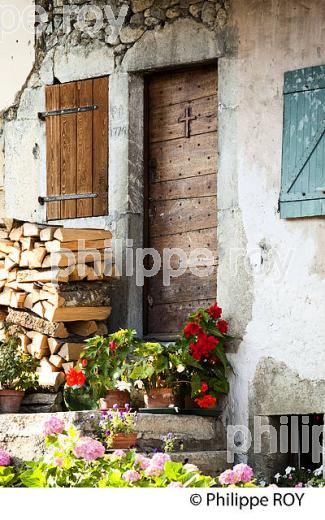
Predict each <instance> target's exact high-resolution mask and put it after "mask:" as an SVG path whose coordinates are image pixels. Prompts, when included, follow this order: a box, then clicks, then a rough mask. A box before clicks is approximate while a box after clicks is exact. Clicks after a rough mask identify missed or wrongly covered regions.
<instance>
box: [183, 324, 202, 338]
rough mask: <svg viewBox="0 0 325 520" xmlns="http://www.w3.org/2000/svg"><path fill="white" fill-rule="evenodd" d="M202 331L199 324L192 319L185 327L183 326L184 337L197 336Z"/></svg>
mask: <svg viewBox="0 0 325 520" xmlns="http://www.w3.org/2000/svg"><path fill="white" fill-rule="evenodd" d="M201 331H202V329H201V327H200V325H198V324H197V323H193V321H190V323H188V324H187V325H186V326H185V327H184V336H185V337H186V338H189V337H190V336H197V335H198V334H199V333H200V332H201Z"/></svg>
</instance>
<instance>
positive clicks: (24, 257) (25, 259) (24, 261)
mask: <svg viewBox="0 0 325 520" xmlns="http://www.w3.org/2000/svg"><path fill="white" fill-rule="evenodd" d="M30 252H31V251H22V253H21V255H20V262H19V267H29V253H30Z"/></svg>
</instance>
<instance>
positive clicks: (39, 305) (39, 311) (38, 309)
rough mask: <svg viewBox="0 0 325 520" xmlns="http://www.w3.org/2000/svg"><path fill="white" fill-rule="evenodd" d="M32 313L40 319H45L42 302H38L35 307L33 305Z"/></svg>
mask: <svg viewBox="0 0 325 520" xmlns="http://www.w3.org/2000/svg"><path fill="white" fill-rule="evenodd" d="M32 311H33V312H35V314H37V316H40V318H44V317H45V308H44V306H43V304H42V302H38V303H36V304H35V305H33V308H32Z"/></svg>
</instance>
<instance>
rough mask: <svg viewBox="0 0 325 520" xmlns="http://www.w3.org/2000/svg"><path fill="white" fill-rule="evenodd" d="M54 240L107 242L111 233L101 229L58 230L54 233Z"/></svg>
mask: <svg viewBox="0 0 325 520" xmlns="http://www.w3.org/2000/svg"><path fill="white" fill-rule="evenodd" d="M54 238H55V239H56V240H60V242H70V241H76V240H107V239H108V240H109V239H111V238H112V233H111V232H110V231H105V230H101V229H79V228H76V229H73V228H60V229H58V230H57V231H56V232H55V233H54Z"/></svg>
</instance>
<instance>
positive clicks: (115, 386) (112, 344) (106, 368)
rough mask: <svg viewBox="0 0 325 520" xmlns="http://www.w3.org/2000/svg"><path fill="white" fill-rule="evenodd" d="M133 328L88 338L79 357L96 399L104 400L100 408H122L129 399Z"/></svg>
mask: <svg viewBox="0 0 325 520" xmlns="http://www.w3.org/2000/svg"><path fill="white" fill-rule="evenodd" d="M135 334H136V332H135V331H134V330H129V329H125V330H119V331H118V332H115V333H114V334H110V335H109V336H108V337H106V338H104V337H102V336H97V337H95V338H91V339H89V340H88V341H87V342H86V343H87V346H86V348H85V350H84V352H83V353H82V354H81V356H80V365H81V368H82V370H83V373H84V375H85V379H86V381H87V384H88V386H89V389H90V392H91V394H92V396H93V398H94V399H95V400H96V401H98V400H101V407H102V408H104V409H108V408H112V407H113V405H114V404H117V405H118V406H119V407H120V408H122V407H124V406H125V403H129V402H130V388H131V385H130V383H129V382H128V372H129V364H128V362H127V357H128V355H129V353H130V350H131V347H132V344H133V342H134V337H135Z"/></svg>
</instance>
